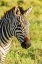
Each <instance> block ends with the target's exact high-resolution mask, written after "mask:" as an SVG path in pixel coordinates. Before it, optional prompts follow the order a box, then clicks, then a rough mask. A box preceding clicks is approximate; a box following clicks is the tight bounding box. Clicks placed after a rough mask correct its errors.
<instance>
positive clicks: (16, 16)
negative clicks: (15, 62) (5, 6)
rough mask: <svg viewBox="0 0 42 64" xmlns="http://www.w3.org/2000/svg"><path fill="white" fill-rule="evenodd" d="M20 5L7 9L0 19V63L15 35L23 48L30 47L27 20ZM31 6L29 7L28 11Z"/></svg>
mask: <svg viewBox="0 0 42 64" xmlns="http://www.w3.org/2000/svg"><path fill="white" fill-rule="evenodd" d="M27 11H28V9H27V10H25V11H24V10H23V9H22V8H21V7H13V8H12V9H10V10H9V11H7V12H6V13H5V14H4V16H3V17H2V18H1V20H0V64H2V62H3V61H4V59H5V57H6V54H7V53H8V52H9V50H10V44H11V40H12V39H13V37H14V36H15V37H16V38H17V39H18V40H19V41H20V42H21V46H22V47H23V48H25V49H26V48H28V47H30V40H29V39H28V34H29V33H28V32H27V30H28V29H29V27H28V26H29V23H28V22H27V20H26V18H25V16H24V12H25V13H26V12H27ZM30 11H31V8H30V9H29V13H30Z"/></svg>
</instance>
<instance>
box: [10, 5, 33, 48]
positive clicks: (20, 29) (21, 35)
mask: <svg viewBox="0 0 42 64" xmlns="http://www.w3.org/2000/svg"><path fill="white" fill-rule="evenodd" d="M13 9H14V14H15V15H14V16H15V18H14V20H13V21H14V23H13V22H12V23H13V26H14V27H13V28H12V30H13V31H14V35H15V37H17V39H18V40H19V41H20V42H21V46H22V47H23V48H25V49H26V48H29V47H30V45H31V43H30V36H29V25H30V23H29V22H28V21H27V19H26V15H27V14H29V13H30V12H31V10H32V7H30V8H28V9H27V10H23V9H22V7H19V6H17V7H14V8H13ZM12 30H11V31H12ZM12 34H13V33H12Z"/></svg>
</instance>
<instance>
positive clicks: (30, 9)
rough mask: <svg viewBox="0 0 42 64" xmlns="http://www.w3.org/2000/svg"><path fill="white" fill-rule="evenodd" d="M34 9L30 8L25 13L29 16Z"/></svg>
mask: <svg viewBox="0 0 42 64" xmlns="http://www.w3.org/2000/svg"><path fill="white" fill-rule="evenodd" d="M32 8H33V7H30V8H28V9H26V10H25V11H24V14H29V13H30V12H31V11H32Z"/></svg>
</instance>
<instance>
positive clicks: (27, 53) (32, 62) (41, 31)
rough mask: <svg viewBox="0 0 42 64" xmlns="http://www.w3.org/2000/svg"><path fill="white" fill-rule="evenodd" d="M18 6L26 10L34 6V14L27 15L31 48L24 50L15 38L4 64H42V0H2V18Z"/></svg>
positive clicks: (0, 7) (0, 0)
mask: <svg viewBox="0 0 42 64" xmlns="http://www.w3.org/2000/svg"><path fill="white" fill-rule="evenodd" d="M16 5H19V6H22V7H23V8H24V9H26V8H28V7H30V6H33V10H32V12H31V13H30V14H29V15H27V19H28V20H29V22H30V38H31V47H30V48H29V49H27V50H25V49H23V48H22V47H21V45H20V43H19V42H18V40H17V39H16V38H14V39H13V41H12V43H11V49H10V52H9V53H8V54H7V56H6V59H5V61H4V64H42V0H0V18H1V17H2V16H3V15H4V12H6V11H7V10H9V9H10V8H11V7H13V6H16Z"/></svg>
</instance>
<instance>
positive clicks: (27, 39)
mask: <svg viewBox="0 0 42 64" xmlns="http://www.w3.org/2000/svg"><path fill="white" fill-rule="evenodd" d="M21 46H22V47H23V48H25V49H27V48H29V47H30V46H31V43H30V38H28V37H26V38H25V40H24V42H23V43H22V44H21Z"/></svg>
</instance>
